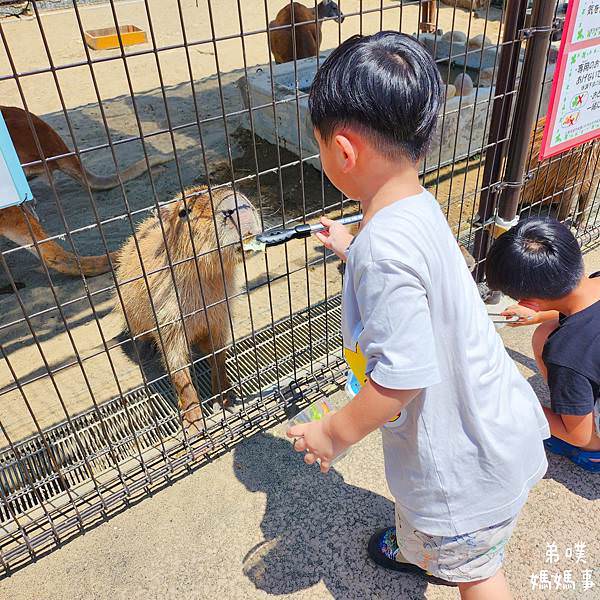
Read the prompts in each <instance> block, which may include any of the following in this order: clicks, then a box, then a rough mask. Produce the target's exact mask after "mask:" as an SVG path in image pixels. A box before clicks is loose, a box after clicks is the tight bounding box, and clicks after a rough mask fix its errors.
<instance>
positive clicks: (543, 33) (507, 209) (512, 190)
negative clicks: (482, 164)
mask: <svg viewBox="0 0 600 600" xmlns="http://www.w3.org/2000/svg"><path fill="white" fill-rule="evenodd" d="M555 8H556V7H555V5H554V3H553V2H548V1H547V0H538V1H537V2H535V3H534V5H533V15H532V19H531V24H532V27H533V28H534V29H537V31H535V33H534V35H533V37H532V38H531V39H530V40H529V42H528V43H527V49H526V51H525V63H524V64H523V75H522V76H521V85H520V87H519V92H518V94H517V100H516V106H515V116H514V119H513V131H514V134H513V135H512V136H511V138H510V143H509V146H508V153H507V159H506V170H505V175H504V177H505V178H506V180H507V181H510V182H518V181H521V180H522V179H523V172H524V170H525V161H526V160H527V148H528V145H529V139H530V135H531V131H532V130H533V128H534V125H535V115H536V107H537V104H538V102H539V97H540V94H541V91H542V81H543V79H544V70H545V65H546V57H547V55H548V44H549V43H550V33H551V27H552V22H553V19H554V11H555ZM520 194H521V188H520V187H513V186H510V187H508V188H506V189H504V190H502V194H501V196H500V200H499V207H498V214H499V216H500V217H501V218H502V219H505V220H506V221H512V220H513V219H514V217H515V215H516V214H517V209H518V207H519V196H520Z"/></svg>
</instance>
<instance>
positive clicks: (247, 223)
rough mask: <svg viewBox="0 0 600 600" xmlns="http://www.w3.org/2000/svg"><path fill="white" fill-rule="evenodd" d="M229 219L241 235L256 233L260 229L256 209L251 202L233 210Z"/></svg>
mask: <svg viewBox="0 0 600 600" xmlns="http://www.w3.org/2000/svg"><path fill="white" fill-rule="evenodd" d="M231 219H232V221H233V222H234V224H235V227H237V229H238V231H239V232H240V234H241V235H242V236H246V235H257V234H258V233H260V231H261V229H260V226H259V223H258V217H257V215H256V210H255V209H254V207H253V206H252V205H251V204H244V205H242V206H240V207H239V208H238V210H237V211H234V212H233V214H232V215H231Z"/></svg>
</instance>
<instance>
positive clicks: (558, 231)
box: [485, 217, 584, 300]
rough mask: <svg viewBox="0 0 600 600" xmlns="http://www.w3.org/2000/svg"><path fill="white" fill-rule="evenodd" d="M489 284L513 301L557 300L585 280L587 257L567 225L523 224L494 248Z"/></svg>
mask: <svg viewBox="0 0 600 600" xmlns="http://www.w3.org/2000/svg"><path fill="white" fill-rule="evenodd" d="M485 273H486V277H487V284H488V286H489V287H490V288H491V289H493V290H500V291H501V292H503V293H505V294H507V295H508V296H510V297H511V298H515V299H516V300H520V299H523V298H540V299H544V300H556V299H558V298H563V297H564V296H566V295H567V294H570V293H571V292H572V291H573V290H574V289H575V288H576V287H577V285H579V282H580V281H581V279H582V278H583V274H584V267H583V256H582V255H581V249H580V247H579V244H578V243H577V240H576V239H575V236H574V235H573V234H572V233H571V231H570V230H569V228H568V227H567V226H566V225H563V224H562V223H560V222H559V221H556V220H555V219H551V218H544V217H531V218H529V219H523V220H522V221H519V223H517V225H515V226H514V227H513V228H512V229H509V230H508V231H507V232H506V233H503V234H502V235H501V236H500V237H499V238H498V239H497V240H496V241H495V242H494V244H493V245H492V247H491V249H490V251H489V254H488V256H487V260H486V267H485Z"/></svg>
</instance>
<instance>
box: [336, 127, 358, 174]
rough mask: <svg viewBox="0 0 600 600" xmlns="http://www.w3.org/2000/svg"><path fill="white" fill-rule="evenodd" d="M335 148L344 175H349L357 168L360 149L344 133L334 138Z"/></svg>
mask: <svg viewBox="0 0 600 600" xmlns="http://www.w3.org/2000/svg"><path fill="white" fill-rule="evenodd" d="M333 142H334V144H335V148H336V149H337V154H338V158H339V161H340V170H341V171H342V173H348V172H349V171H351V170H352V169H353V168H354V167H355V166H356V160H357V159H358V149H357V147H356V145H355V144H354V143H353V142H352V140H351V139H350V138H348V137H347V136H346V135H344V134H343V133H338V134H337V135H335V137H334V138H333Z"/></svg>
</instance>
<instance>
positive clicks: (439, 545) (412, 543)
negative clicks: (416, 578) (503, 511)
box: [396, 507, 518, 583]
mask: <svg viewBox="0 0 600 600" xmlns="http://www.w3.org/2000/svg"><path fill="white" fill-rule="evenodd" d="M517 519H518V516H517V517H513V518H511V519H508V520H506V521H503V522H502V523H498V524H497V525H492V526H491V527H486V528H484V529H479V530H478V531H474V532H473V533H465V534H463V535H456V536H435V535H429V534H427V533H422V532H421V531H417V530H415V528H414V527H412V526H411V525H410V524H409V523H408V522H407V521H406V520H405V519H404V517H403V516H402V514H401V513H400V511H399V510H398V507H396V538H397V543H398V547H399V549H400V552H399V553H398V559H399V560H402V557H401V556H400V554H402V555H403V556H404V558H405V559H406V560H407V561H409V562H411V563H413V564H415V565H418V566H419V567H421V568H422V569H425V570H426V571H428V572H429V573H431V575H435V576H436V577H440V578H441V579H444V580H445V581H452V582H455V583H462V582H469V581H480V580H482V579H488V578H489V577H492V576H493V575H495V574H496V572H497V571H498V569H500V567H501V566H502V561H503V560H504V546H505V545H506V543H507V542H508V540H509V539H510V536H511V535H512V532H513V530H514V528H515V525H516V524H517Z"/></svg>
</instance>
